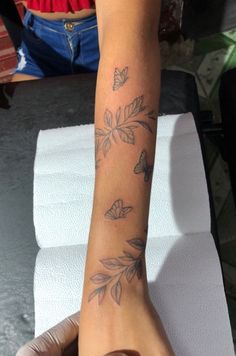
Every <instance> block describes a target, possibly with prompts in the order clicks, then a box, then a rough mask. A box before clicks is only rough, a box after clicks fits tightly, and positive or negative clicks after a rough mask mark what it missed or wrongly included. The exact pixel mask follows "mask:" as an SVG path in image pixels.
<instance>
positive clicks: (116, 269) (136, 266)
mask: <svg viewBox="0 0 236 356" xmlns="http://www.w3.org/2000/svg"><path fill="white" fill-rule="evenodd" d="M126 242H127V243H128V244H129V245H130V246H131V247H132V248H134V249H135V250H136V252H137V251H139V254H138V256H135V255H134V254H133V253H131V252H129V251H126V250H124V251H123V255H122V256H119V257H117V258H106V259H102V260H100V262H101V264H102V265H103V267H105V268H106V269H107V270H108V271H110V272H107V273H96V274H95V275H93V276H92V277H90V280H91V281H92V282H93V283H94V284H97V285H100V286H99V287H98V288H96V289H95V290H93V291H92V293H91V294H90V295H89V298H88V302H90V301H91V300H92V299H93V298H95V297H98V304H99V305H100V304H101V303H102V301H103V299H104V297H105V295H106V293H109V292H110V295H111V297H112V299H113V301H114V302H115V303H116V304H118V305H120V302H121V295H122V282H125V281H126V282H127V283H131V282H132V280H133V279H134V278H135V276H136V277H137V279H138V280H140V279H141V278H142V276H143V263H144V261H143V258H144V253H145V247H146V242H145V241H143V240H142V239H140V238H134V239H131V240H127V241H126Z"/></svg>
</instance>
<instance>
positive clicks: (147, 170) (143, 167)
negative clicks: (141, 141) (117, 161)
mask: <svg viewBox="0 0 236 356" xmlns="http://www.w3.org/2000/svg"><path fill="white" fill-rule="evenodd" d="M152 172H153V166H152V165H148V163H147V152H146V151H145V150H143V151H142V153H141V155H140V157H139V162H138V163H137V164H136V166H135V167H134V173H135V174H140V173H144V181H145V182H148V181H149V179H150V178H151V176H152Z"/></svg>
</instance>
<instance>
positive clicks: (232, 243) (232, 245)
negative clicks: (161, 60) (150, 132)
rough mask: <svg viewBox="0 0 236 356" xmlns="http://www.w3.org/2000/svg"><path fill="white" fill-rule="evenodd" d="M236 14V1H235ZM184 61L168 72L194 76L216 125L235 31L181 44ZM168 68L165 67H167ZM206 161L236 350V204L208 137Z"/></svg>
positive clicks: (215, 144)
mask: <svg viewBox="0 0 236 356" xmlns="http://www.w3.org/2000/svg"><path fill="white" fill-rule="evenodd" d="M234 10H235V14H236V2H235V8H234ZM181 46H182V50H181V58H178V61H177V60H176V59H175V55H173V58H172V63H171V60H170V59H169V62H168V63H167V65H166V68H168V69H180V70H184V71H186V72H189V73H192V74H193V75H194V76H195V79H196V83H197V86H198V93H199V97H200V106H201V109H202V110H210V111H211V112H212V113H213V122H215V123H220V122H221V114H220V106H219V100H218V90H219V83H220V78H221V75H222V73H223V72H225V71H226V70H228V69H231V68H235V67H236V28H235V29H231V30H229V31H225V32H222V33H218V34H214V35H210V36H205V37H204V36H203V37H201V38H198V39H197V40H195V41H190V40H187V41H185V42H183V41H182V43H181ZM164 66H165V65H164ZM205 144H206V149H207V161H208V167H209V170H210V179H211V185H212V191H213V199H214V205H215V211H216V216H217V225H218V232H219V240H220V252H221V259H222V267H223V273H224V280H225V288H226V296H227V302H228V308H229V314H230V320H231V326H232V333H233V338H234V343H235V349H236V253H235V252H236V207H235V205H234V201H233V197H232V191H231V184H230V177H229V171H228V165H227V162H225V161H224V160H223V158H222V155H221V151H220V145H219V141H217V140H216V139H214V138H212V137H205Z"/></svg>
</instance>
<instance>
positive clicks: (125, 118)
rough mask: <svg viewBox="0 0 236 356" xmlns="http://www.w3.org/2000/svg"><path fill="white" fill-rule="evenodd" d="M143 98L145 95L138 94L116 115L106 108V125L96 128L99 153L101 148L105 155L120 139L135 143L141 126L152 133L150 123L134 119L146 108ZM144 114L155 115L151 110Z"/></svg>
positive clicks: (97, 151) (151, 117)
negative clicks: (135, 131) (136, 133)
mask: <svg viewBox="0 0 236 356" xmlns="http://www.w3.org/2000/svg"><path fill="white" fill-rule="evenodd" d="M143 99H144V96H143V95H142V96H138V97H136V98H135V99H134V100H133V101H132V102H131V103H130V104H128V105H126V106H125V107H124V109H123V110H122V109H121V107H119V108H118V109H117V111H116V114H115V116H114V115H113V113H112V112H111V111H110V110H108V109H106V111H105V114H104V124H105V126H104V127H103V128H102V129H101V128H96V130H95V138H96V143H95V146H96V153H97V154H98V153H99V151H100V149H102V151H103V155H104V157H105V156H106V154H107V153H108V151H109V150H110V149H111V146H112V142H115V143H117V141H118V140H119V139H120V140H121V141H123V142H125V143H128V144H132V145H134V144H135V135H134V130H135V129H137V128H138V127H140V126H141V127H143V128H144V129H146V130H148V131H149V132H150V133H152V129H151V126H150V125H149V123H147V122H145V121H143V120H140V119H138V120H137V119H136V120H135V119H134V118H135V117H136V116H138V115H139V114H141V113H143V111H144V110H146V106H144V105H143ZM143 115H145V116H147V117H148V118H150V119H153V117H154V116H152V115H154V111H153V110H152V111H149V112H148V113H146V114H143Z"/></svg>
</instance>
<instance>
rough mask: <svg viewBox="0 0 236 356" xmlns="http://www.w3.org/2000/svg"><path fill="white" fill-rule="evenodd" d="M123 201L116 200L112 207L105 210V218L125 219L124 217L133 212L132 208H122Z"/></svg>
mask: <svg viewBox="0 0 236 356" xmlns="http://www.w3.org/2000/svg"><path fill="white" fill-rule="evenodd" d="M123 204H124V203H123V200H122V199H118V200H116V201H115V202H114V203H113V204H112V207H111V208H110V209H109V210H107V212H106V213H105V217H106V218H108V219H111V220H116V219H122V218H126V215H127V214H128V213H129V212H130V211H132V210H133V208H132V206H123Z"/></svg>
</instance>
